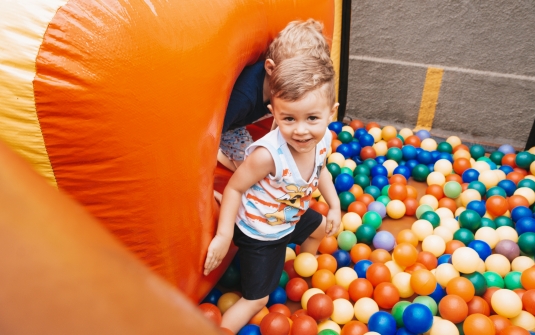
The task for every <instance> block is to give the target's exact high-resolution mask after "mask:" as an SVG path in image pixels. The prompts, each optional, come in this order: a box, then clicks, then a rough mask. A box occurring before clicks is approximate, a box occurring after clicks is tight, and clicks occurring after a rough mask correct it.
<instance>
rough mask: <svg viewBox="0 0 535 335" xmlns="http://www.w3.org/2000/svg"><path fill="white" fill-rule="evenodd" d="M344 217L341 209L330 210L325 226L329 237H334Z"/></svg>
mask: <svg viewBox="0 0 535 335" xmlns="http://www.w3.org/2000/svg"><path fill="white" fill-rule="evenodd" d="M341 222H342V217H341V213H340V210H339V209H329V212H328V213H327V224H326V225H325V233H326V234H327V236H333V235H334V234H336V233H337V232H338V230H339V229H340V223H341Z"/></svg>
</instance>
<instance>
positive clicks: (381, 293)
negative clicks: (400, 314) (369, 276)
mask: <svg viewBox="0 0 535 335" xmlns="http://www.w3.org/2000/svg"><path fill="white" fill-rule="evenodd" d="M373 300H375V302H376V303H377V305H378V306H379V307H381V308H384V309H391V308H392V307H394V305H395V304H396V303H397V302H398V301H399V291H398V289H397V287H396V286H394V284H392V283H380V284H379V285H377V287H376V288H375V290H374V291H373Z"/></svg>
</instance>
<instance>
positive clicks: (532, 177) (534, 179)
mask: <svg viewBox="0 0 535 335" xmlns="http://www.w3.org/2000/svg"><path fill="white" fill-rule="evenodd" d="M531 165H533V164H531ZM497 171H501V170H497ZM502 172H503V171H502ZM504 173H505V172H504ZM524 179H531V180H533V181H535V176H533V175H530V174H528V175H527V176H525V177H524Z"/></svg>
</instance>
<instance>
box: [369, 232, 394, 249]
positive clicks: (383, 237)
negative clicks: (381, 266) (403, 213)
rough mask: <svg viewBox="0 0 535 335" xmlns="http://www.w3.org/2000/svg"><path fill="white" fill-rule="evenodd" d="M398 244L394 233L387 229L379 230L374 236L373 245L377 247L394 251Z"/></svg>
mask: <svg viewBox="0 0 535 335" xmlns="http://www.w3.org/2000/svg"><path fill="white" fill-rule="evenodd" d="M395 245H396V239H395V238H394V235H392V234H391V233H390V232H387V231H379V232H377V234H375V236H374V237H373V246H374V247H375V249H385V250H386V251H392V249H394V246H395Z"/></svg>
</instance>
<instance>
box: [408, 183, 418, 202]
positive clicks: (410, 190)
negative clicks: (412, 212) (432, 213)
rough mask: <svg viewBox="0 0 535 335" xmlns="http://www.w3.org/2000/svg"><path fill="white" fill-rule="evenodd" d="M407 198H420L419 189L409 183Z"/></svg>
mask: <svg viewBox="0 0 535 335" xmlns="http://www.w3.org/2000/svg"><path fill="white" fill-rule="evenodd" d="M407 198H413V199H416V198H418V190H416V187H414V186H412V185H407Z"/></svg>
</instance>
